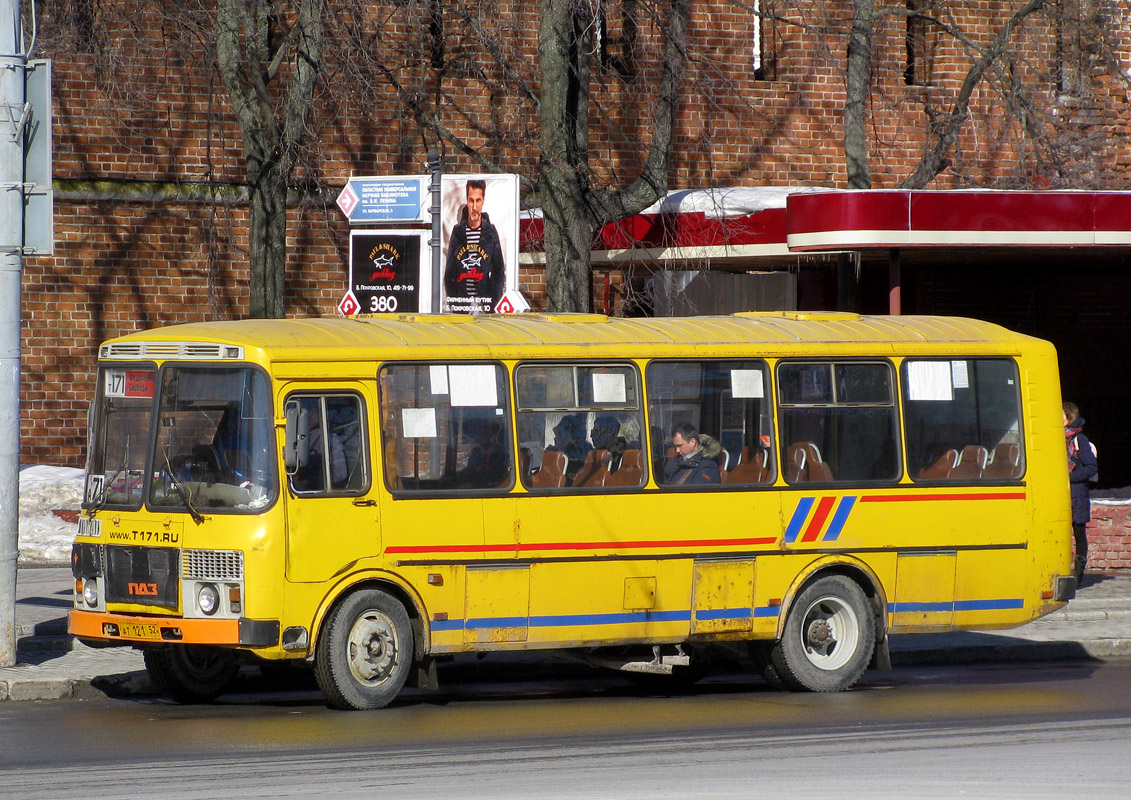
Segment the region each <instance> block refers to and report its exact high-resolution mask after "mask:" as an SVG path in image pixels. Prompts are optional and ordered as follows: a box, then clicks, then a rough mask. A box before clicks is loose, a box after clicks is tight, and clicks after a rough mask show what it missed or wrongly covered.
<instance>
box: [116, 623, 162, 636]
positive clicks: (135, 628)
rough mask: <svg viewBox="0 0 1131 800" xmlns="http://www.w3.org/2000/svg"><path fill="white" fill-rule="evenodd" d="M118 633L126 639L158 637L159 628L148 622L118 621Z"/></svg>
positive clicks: (159, 633) (159, 634)
mask: <svg viewBox="0 0 1131 800" xmlns="http://www.w3.org/2000/svg"><path fill="white" fill-rule="evenodd" d="M118 635H119V636H122V637H125V638H128V639H160V638H161V628H160V627H159V626H157V625H154V624H152V623H149V622H119V623H118Z"/></svg>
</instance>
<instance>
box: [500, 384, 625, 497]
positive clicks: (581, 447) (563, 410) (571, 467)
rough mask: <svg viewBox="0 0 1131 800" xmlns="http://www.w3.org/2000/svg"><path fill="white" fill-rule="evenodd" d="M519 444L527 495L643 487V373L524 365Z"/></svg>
mask: <svg viewBox="0 0 1131 800" xmlns="http://www.w3.org/2000/svg"><path fill="white" fill-rule="evenodd" d="M515 396H516V398H517V403H518V414H517V419H518V440H519V448H520V452H522V453H524V454H525V455H524V457H523V459H522V461H523V464H524V467H523V469H522V474H521V479H522V482H523V485H524V486H525V487H526V488H527V489H532V490H560V491H563V492H570V491H583V490H584V491H590V490H606V489H607V490H617V489H626V488H638V487H640V486H643V485H644V482H645V480H646V479H647V469H646V466H645V459H644V455H643V447H644V444H643V438H644V437H643V434H642V432H641V431H642V429H643V423H644V420H643V414H642V409H641V405H640V392H639V387H638V379H637V374H636V369H635V368H634V367H633V366H631V365H627V364H594V363H575V364H563V363H553V364H531V363H527V364H520V365H519V366H518V368H517V369H516V370H515Z"/></svg>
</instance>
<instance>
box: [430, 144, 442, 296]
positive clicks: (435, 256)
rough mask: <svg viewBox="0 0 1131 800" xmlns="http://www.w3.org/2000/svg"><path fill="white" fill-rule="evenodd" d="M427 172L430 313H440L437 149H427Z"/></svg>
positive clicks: (440, 162)
mask: <svg viewBox="0 0 1131 800" xmlns="http://www.w3.org/2000/svg"><path fill="white" fill-rule="evenodd" d="M428 172H429V173H430V174H431V176H432V183H431V189H432V211H431V213H432V238H431V239H429V240H428V244H429V246H430V247H431V248H432V250H431V252H432V313H433V314H439V313H440V281H442V280H443V279H444V276H443V274H441V270H440V235H441V231H440V181H441V179H442V178H443V176H444V165H443V162H442V161H440V153H439V151H437V150H429V151H428Z"/></svg>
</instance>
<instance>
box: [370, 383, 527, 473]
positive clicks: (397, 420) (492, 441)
mask: <svg viewBox="0 0 1131 800" xmlns="http://www.w3.org/2000/svg"><path fill="white" fill-rule="evenodd" d="M379 384H380V391H381V421H382V435H383V442H384V446H383V450H384V458H385V483H386V485H387V486H388V488H389V489H390V490H391V491H396V492H420V493H425V492H428V493H432V492H439V493H445V492H468V491H472V492H502V491H507V490H509V489H510V487H511V486H513V485H514V469H513V465H514V457H513V454H512V446H511V429H510V423H509V414H508V413H507V385H506V370H505V369H504V368H503V367H502V366H501V365H499V364H471V363H448V364H390V365H387V366H385V367H383V368H382V369H381V373H380V376H379ZM524 458H525V456H524Z"/></svg>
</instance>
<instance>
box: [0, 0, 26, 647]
mask: <svg viewBox="0 0 1131 800" xmlns="http://www.w3.org/2000/svg"><path fill="white" fill-rule="evenodd" d="M22 34H23V26H22V24H21V22H20V3H19V0H0V667H10V666H12V665H13V664H15V663H16V642H15V627H16V623H15V614H16V612H15V607H16V606H15V597H16V560H17V557H18V555H19V551H18V547H19V521H20V280H21V273H22V271H23V246H24V216H23V214H24V150H23V134H22V129H23V121H24V119H25V113H26V109H25V103H26V100H25V84H24V80H25V68H26V66H27V57H26V54H25V53H24V48H23V35H22Z"/></svg>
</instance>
